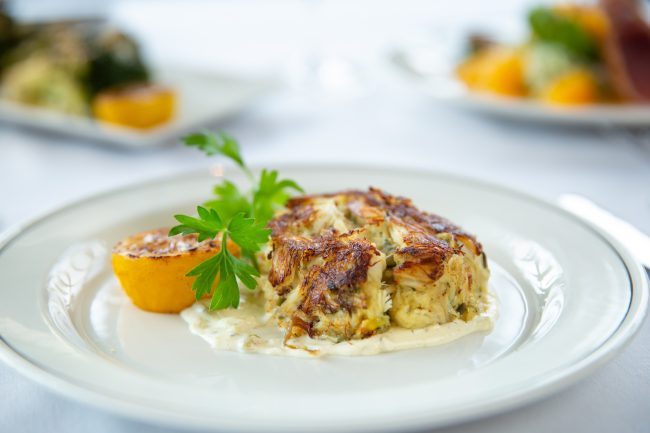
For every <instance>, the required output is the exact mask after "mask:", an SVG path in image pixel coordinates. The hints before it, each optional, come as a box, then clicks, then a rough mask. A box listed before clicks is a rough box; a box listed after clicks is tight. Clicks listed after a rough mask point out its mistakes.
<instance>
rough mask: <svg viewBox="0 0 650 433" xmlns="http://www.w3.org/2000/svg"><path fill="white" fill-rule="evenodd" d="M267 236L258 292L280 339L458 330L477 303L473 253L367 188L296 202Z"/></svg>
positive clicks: (454, 235) (458, 236)
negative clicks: (456, 324)
mask: <svg viewBox="0 0 650 433" xmlns="http://www.w3.org/2000/svg"><path fill="white" fill-rule="evenodd" d="M269 227H270V228H271V229H272V235H271V241H270V243H269V245H268V246H267V249H266V254H265V255H263V256H262V255H261V256H260V265H261V269H262V271H263V272H264V275H263V277H262V280H263V281H262V283H263V284H262V289H263V291H264V294H265V297H266V300H267V310H268V311H269V312H270V313H272V314H274V316H275V317H276V319H277V321H278V323H279V324H280V326H283V327H285V329H286V330H287V339H290V338H293V337H297V336H300V335H304V334H307V335H309V336H310V337H312V338H319V337H326V338H330V339H334V340H336V341H341V340H350V339H357V338H365V337H369V336H371V335H374V334H376V333H380V332H383V331H385V330H386V329H388V327H389V326H390V325H391V324H392V325H396V326H400V327H404V328H421V327H425V326H429V325H433V324H443V323H448V322H451V321H453V320H456V319H461V320H466V321H467V320H471V319H472V318H473V317H474V316H475V315H476V314H479V313H480V312H481V311H483V309H484V307H485V304H486V302H487V280H488V277H489V271H488V268H487V261H486V258H485V254H484V253H483V249H482V247H481V245H480V244H479V243H478V242H477V241H476V239H475V238H474V237H473V236H471V235H469V234H467V233H466V232H464V231H463V230H462V229H460V228H459V227H458V226H456V225H454V224H452V223H451V222H449V221H448V220H446V219H444V218H441V217H439V216H437V215H433V214H430V213H426V212H422V211H420V210H419V209H417V208H416V207H415V206H414V205H413V204H412V202H411V200H409V199H406V198H402V197H396V196H391V195H389V194H386V193H384V192H383V191H381V190H379V189H375V188H371V189H369V190H368V191H346V192H340V193H334V194H323V195H312V196H303V197H298V198H294V199H292V200H290V201H289V203H288V204H287V210H286V211H284V212H283V213H281V214H279V215H277V216H276V217H275V218H274V219H273V220H271V221H270V222H269Z"/></svg>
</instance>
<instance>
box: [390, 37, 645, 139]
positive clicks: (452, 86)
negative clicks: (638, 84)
mask: <svg viewBox="0 0 650 433" xmlns="http://www.w3.org/2000/svg"><path fill="white" fill-rule="evenodd" d="M390 59H391V62H392V63H393V64H394V65H395V66H397V67H398V69H399V70H400V71H401V72H403V75H404V76H405V77H407V79H409V80H410V81H411V82H413V83H415V84H417V85H418V88H419V89H420V91H421V92H422V93H425V94H427V95H430V96H432V97H433V98H434V99H436V100H438V101H440V102H444V103H447V104H449V105H453V106H456V107H459V108H462V109H468V110H472V111H476V112H480V113H484V114H488V115H495V116H499V117H503V118H510V119H512V120H518V121H532V122H542V123H553V124H558V125H575V126H601V127H602V126H608V127H617V126H618V127H650V105H640V104H637V105H635V104H619V105H615V104H597V105H585V106H580V107H579V106H575V107H569V106H566V107H565V106H553V105H549V104H544V103H541V102H537V101H534V100H531V99H524V98H508V97H504V96H498V95H491V94H483V93H477V92H472V91H470V90H468V89H467V87H466V86H465V85H464V83H462V82H461V81H460V80H458V79H456V77H455V76H454V67H455V65H456V61H455V60H454V59H453V58H452V57H450V56H446V55H443V54H442V53H440V52H439V51H438V50H437V49H427V48H425V47H421V48H412V49H411V48H405V49H400V50H397V51H395V52H394V53H393V54H392V55H391V58H390Z"/></svg>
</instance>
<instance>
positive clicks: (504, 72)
mask: <svg viewBox="0 0 650 433" xmlns="http://www.w3.org/2000/svg"><path fill="white" fill-rule="evenodd" d="M528 25H529V32H530V33H529V36H528V38H527V40H525V41H524V42H522V43H521V44H519V45H505V44H500V43H497V42H494V41H492V40H490V39H489V38H486V37H483V36H477V35H472V36H471V37H470V41H469V55H468V57H467V58H466V59H465V60H464V61H463V62H462V63H461V64H460V65H458V67H457V69H456V74H457V76H458V77H459V78H460V80H461V81H463V82H464V83H465V84H466V86H467V87H468V88H469V89H470V90H472V91H476V92H488V93H494V94H499V95H504V96H509V97H521V98H532V99H535V100H540V101H543V102H546V103H549V104H557V105H585V104H602V103H650V26H649V25H648V23H647V22H646V21H645V20H644V18H643V14H642V11H641V6H640V4H639V3H638V2H637V1H635V0H602V1H601V2H600V3H599V4H597V5H578V4H561V5H556V6H552V7H538V8H535V9H533V10H532V11H531V12H530V13H529V15H528Z"/></svg>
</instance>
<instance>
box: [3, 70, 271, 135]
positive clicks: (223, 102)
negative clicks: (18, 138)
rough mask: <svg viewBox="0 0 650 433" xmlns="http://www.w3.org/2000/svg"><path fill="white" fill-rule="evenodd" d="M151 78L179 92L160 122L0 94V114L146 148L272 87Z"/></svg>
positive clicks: (235, 80) (193, 76)
mask: <svg viewBox="0 0 650 433" xmlns="http://www.w3.org/2000/svg"><path fill="white" fill-rule="evenodd" d="M155 77H156V78H155V81H156V82H159V83H163V84H165V85H168V86H170V87H172V88H173V89H175V90H176V92H177V94H178V109H177V112H176V115H175V117H174V119H173V120H172V121H171V122H169V123H167V124H165V125H162V126H159V127H155V128H152V129H148V130H137V129H133V128H125V127H119V126H114V125H110V124H106V123H102V122H97V121H95V120H93V119H92V118H86V117H81V116H72V115H66V114H62V113H57V112H55V111H52V110H46V109H42V108H33V107H29V106H26V105H20V104H16V103H13V102H8V101H3V100H0V120H4V121H7V122H11V123H15V124H18V125H22V126H27V127H32V128H37V129H43V130H46V131H50V132H55V133H60V134H64V135H70V136H75V137H80V138H86V139H89V140H92V142H98V141H99V142H103V143H110V144H114V145H119V146H123V147H133V148H145V147H152V146H160V145H163V144H168V143H170V142H172V141H174V140H177V139H178V138H179V137H181V136H182V135H183V134H185V133H187V132H188V131H191V130H192V129H196V128H197V127H200V126H202V125H205V124H206V123H208V122H214V121H218V120H222V119H224V118H227V117H228V116H231V115H234V114H236V113H237V112H239V111H241V110H243V109H244V108H245V107H247V106H249V105H250V104H251V103H252V102H253V101H254V100H256V99H257V98H259V97H260V96H262V95H263V94H265V93H267V92H268V91H269V90H271V89H272V88H273V87H274V84H273V83H272V82H271V81H265V80H257V79H247V78H239V77H233V76H226V75H216V74H207V73H197V72H191V71H187V70H182V69H176V68H171V69H170V68H158V69H157V70H156V74H155Z"/></svg>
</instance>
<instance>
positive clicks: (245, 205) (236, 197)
mask: <svg viewBox="0 0 650 433" xmlns="http://www.w3.org/2000/svg"><path fill="white" fill-rule="evenodd" d="M214 195H215V196H216V198H214V199H212V200H209V201H207V202H205V203H204V204H203V205H204V206H206V207H209V208H211V209H214V210H216V211H217V212H218V213H219V215H220V216H221V219H223V220H230V219H232V217H234V216H235V215H237V214H238V213H243V214H245V215H246V216H247V217H251V216H252V213H253V210H252V205H251V203H250V200H249V199H248V197H246V196H245V195H243V194H242V193H241V192H240V191H239V189H238V188H237V185H235V184H234V183H232V182H230V181H228V180H226V181H224V182H223V183H221V184H219V185H217V186H215V187H214Z"/></svg>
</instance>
